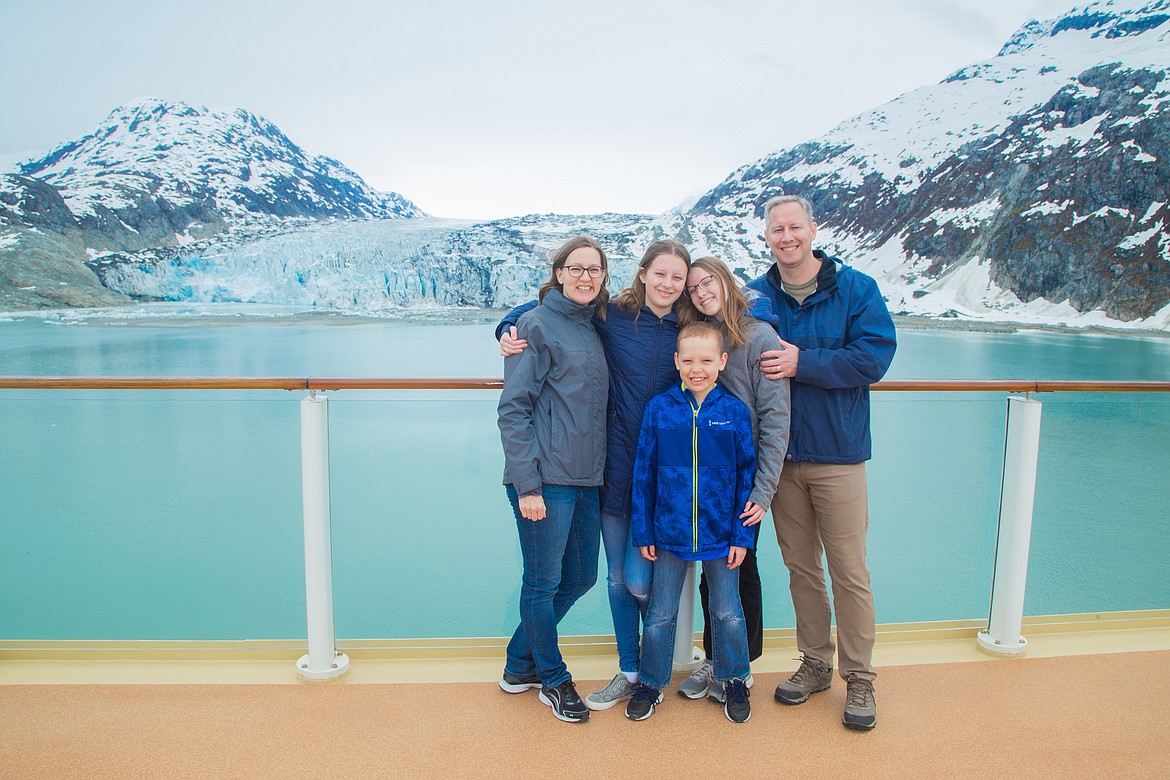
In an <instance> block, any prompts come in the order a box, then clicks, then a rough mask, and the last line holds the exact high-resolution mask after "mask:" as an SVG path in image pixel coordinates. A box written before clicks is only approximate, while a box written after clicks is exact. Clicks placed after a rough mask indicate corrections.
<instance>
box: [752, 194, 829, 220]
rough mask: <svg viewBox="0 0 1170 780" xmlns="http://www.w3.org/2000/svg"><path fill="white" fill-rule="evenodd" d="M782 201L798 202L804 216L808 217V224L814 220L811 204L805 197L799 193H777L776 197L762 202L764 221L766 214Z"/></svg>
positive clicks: (766, 217)
mask: <svg viewBox="0 0 1170 780" xmlns="http://www.w3.org/2000/svg"><path fill="white" fill-rule="evenodd" d="M784 203H799V204H800V208H801V209H802V210H803V211H804V216H805V218H806V219H808V224H810V225H811V224H813V223H814V222H816V220H815V219H813V208H812V204H811V203H809V202H808V200H807V199H805V198H802V197H800V196H799V195H777V196H776V197H774V198H772V199H770V200H769V201H768V202H767V203H765V204H764V221H765V222H767V221H768V214H769V213H771V211H772V209H774V208H776V207H777V206H779V205H782V204H784Z"/></svg>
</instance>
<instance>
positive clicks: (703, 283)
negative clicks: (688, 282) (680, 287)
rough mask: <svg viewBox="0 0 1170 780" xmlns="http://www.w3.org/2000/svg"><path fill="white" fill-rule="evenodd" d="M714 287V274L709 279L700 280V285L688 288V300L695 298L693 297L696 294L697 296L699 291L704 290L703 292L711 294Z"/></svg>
mask: <svg viewBox="0 0 1170 780" xmlns="http://www.w3.org/2000/svg"><path fill="white" fill-rule="evenodd" d="M714 285H715V275H714V274H712V275H711V276H708V277H706V278H705V279H700V280H699V283H698V284H696V285H694V286H693V287H688V288H686V293H687V297H688V298H690V297H693V296H694V294H695V293H696V292H697V291H698V290H703V291H705V292H710V291H711V288H712V287H713V286H714Z"/></svg>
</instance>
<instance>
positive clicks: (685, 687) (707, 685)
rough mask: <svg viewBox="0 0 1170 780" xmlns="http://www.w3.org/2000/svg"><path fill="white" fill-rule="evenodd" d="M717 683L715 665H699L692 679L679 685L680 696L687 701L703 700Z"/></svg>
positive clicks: (707, 663) (708, 663) (705, 662)
mask: <svg viewBox="0 0 1170 780" xmlns="http://www.w3.org/2000/svg"><path fill="white" fill-rule="evenodd" d="M714 682H715V665H714V664H712V663H711V662H710V661H704V662H703V663H701V664H699V668H698V669H696V670H695V671H694V672H693V673H692V674H691V676H690V677H688V678H687V679H685V680H683V681H682V682H681V683H679V686H678V695H679V696H682V697H683V698H686V699H701V698H703V697H704V696H706V695H707V691H708V690H710V689H711V685H712V684H713V683H714Z"/></svg>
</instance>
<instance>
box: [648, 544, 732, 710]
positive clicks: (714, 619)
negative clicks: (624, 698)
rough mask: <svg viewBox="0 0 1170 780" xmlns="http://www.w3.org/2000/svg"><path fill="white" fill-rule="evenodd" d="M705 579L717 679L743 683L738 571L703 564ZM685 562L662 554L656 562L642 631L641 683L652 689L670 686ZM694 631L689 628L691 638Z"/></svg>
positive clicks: (723, 564)
mask: <svg viewBox="0 0 1170 780" xmlns="http://www.w3.org/2000/svg"><path fill="white" fill-rule="evenodd" d="M702 563H703V575H704V576H705V577H706V578H707V588H708V590H709V592H710V607H709V609H710V614H709V616H708V617H709V619H710V620H711V633H712V637H713V639H714V643H715V659H714V660H715V679H716V680H717V681H719V682H724V681H726V680H730V679H732V678H736V677H739V678H745V677H747V676H748V672H749V671H750V667H749V664H748V646H747V627H746V624H745V623H744V620H743V608H742V607H741V606H740V603H739V569H728V568H727V558H726V557H719V558H716V559H714V560H710V561H703V562H702ZM687 564H688V562H687V561H683V560H679V559H678V558H676V557H675V556H674V555H673V554H671V553H669V552H666V551H665V550H659V551H658V560H657V561H655V562H654V584H653V585H652V586H651V590H650V614H649V615H647V617H646V626H645V627H644V628H643V629H642V669H641V672H640V675H641V676H640V679H641V681H642V682H643V683H645V684H646V685H649V686H650V687H651V688H658V689H662V688H665V687H666V686H667V684H669V683H670V670H671V659H672V657H673V656H674V634H675V627H676V626H677V624H678V601H679V596H680V595H681V594H682V586H683V579H684V578H685V577H686V573H687ZM693 630H694V628H693V627H692V626H687V627H686V631H687V634H688V635H689V634H690V633H691V632H692V631H693Z"/></svg>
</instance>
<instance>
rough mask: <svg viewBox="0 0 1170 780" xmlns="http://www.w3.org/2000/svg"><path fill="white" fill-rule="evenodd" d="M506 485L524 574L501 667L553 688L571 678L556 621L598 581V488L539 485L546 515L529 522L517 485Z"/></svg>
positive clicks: (514, 674) (512, 673)
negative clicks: (515, 622) (514, 625)
mask: <svg viewBox="0 0 1170 780" xmlns="http://www.w3.org/2000/svg"><path fill="white" fill-rule="evenodd" d="M505 487H506V489H507V493H508V500H509V501H510V502H511V503H512V512H513V513H514V514H515V515H516V529H517V531H518V532H519V535H520V553H521V555H522V557H523V559H524V577H523V579H522V581H521V584H520V625H519V626H518V627H517V628H516V632H515V633H514V634H513V635H512V641H510V642H509V643H508V660H507V661H506V662H505V664H504V671H505V672H506V673H507V674H508V675H510V676H513V677H528V676H530V675H533V674H535V675H536V676H537V677H538V678H540V681H541V683H543V684H544V685H547V686H550V687H556V686H557V685H560V684H561V683H563V682H565V681H566V680H569V679H571V675H570V674H569V670H568V668H567V667H566V666H565V662H564V659H563V658H561V651H560V648H559V647H557V623H559V622H560V621H561V618H563V617H564V616H565V614H566V613H568V611H569V607H571V606H573V604H574V603H576V601H577V599H579V598H581V596H583V595H584V594H585V593H586V592H587V591H588V590H589V589H590V588H592V587H593V583H595V582H597V552H598V547H599V546H600V533H599V530H598V527H599V525H600V523H601V515H600V504H599V502H598V488H596V487H573V486H568V485H544V486H543V487H542V488H541V492H542V493H543V494H544V508H545V518H544V519H543V520H537V521H535V522H534V521H532V520H526V519H525V518H524V517H522V516H521V515H520V505H519V500H518V497H517V495H516V489H515V488H513V487H512V486H511V485H506V486H505Z"/></svg>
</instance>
